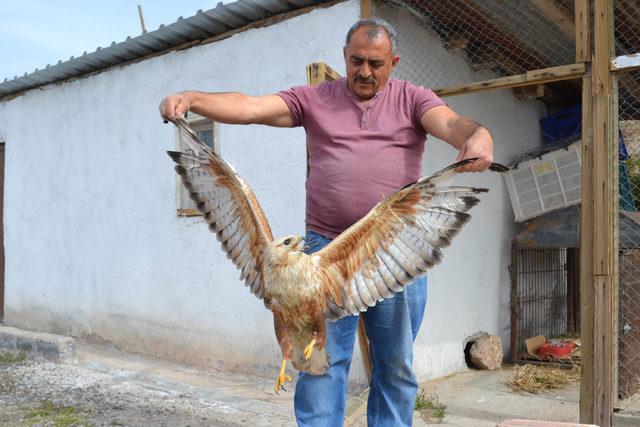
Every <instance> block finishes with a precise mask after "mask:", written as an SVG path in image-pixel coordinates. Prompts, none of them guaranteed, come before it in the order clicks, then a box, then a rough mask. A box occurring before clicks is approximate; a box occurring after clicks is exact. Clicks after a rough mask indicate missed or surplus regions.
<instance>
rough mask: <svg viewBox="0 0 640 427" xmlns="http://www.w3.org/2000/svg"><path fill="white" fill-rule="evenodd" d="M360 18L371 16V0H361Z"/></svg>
mask: <svg viewBox="0 0 640 427" xmlns="http://www.w3.org/2000/svg"><path fill="white" fill-rule="evenodd" d="M360 18H362V19H366V18H371V0H360Z"/></svg>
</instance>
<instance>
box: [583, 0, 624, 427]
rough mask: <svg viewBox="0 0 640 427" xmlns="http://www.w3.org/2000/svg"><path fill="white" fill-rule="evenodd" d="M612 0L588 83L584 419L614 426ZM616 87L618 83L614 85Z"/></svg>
mask: <svg viewBox="0 0 640 427" xmlns="http://www.w3.org/2000/svg"><path fill="white" fill-rule="evenodd" d="M612 9H613V7H612V3H611V2H610V1H608V0H595V1H594V27H595V28H594V37H595V48H594V56H593V67H592V75H591V77H590V78H589V77H585V79H584V84H583V104H582V108H583V117H582V120H583V124H582V126H583V164H582V183H583V187H582V220H581V239H582V244H583V247H582V250H581V252H582V257H581V261H582V269H583V272H582V279H583V281H582V284H581V285H582V289H581V297H582V298H583V301H582V304H581V310H582V313H581V335H582V340H583V341H582V369H583V371H582V384H581V387H580V422H582V423H591V424H597V425H599V426H601V427H609V426H611V418H612V415H613V403H614V399H615V383H616V360H615V359H614V355H615V354H616V353H617V351H616V349H615V347H616V345H617V339H616V329H615V326H616V319H615V317H616V314H617V299H616V296H617V290H616V289H617V286H618V277H617V271H616V270H617V261H616V257H617V256H618V254H617V250H616V248H617V242H616V241H615V239H616V236H617V234H616V218H615V217H616V216H617V212H618V209H617V204H618V198H617V195H618V188H617V175H618V169H617V166H618V163H617V153H618V148H617V147H618V138H617V135H614V131H615V129H616V126H615V124H614V117H615V115H614V110H613V107H614V105H615V95H614V94H613V93H612V92H613V89H612V82H611V72H610V69H609V68H610V65H609V64H610V59H611V52H612V43H613V30H612V22H613V20H612V14H613V10H612ZM614 86H615V85H614Z"/></svg>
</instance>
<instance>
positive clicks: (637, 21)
mask: <svg viewBox="0 0 640 427" xmlns="http://www.w3.org/2000/svg"><path fill="white" fill-rule="evenodd" d="M613 16H614V20H613V21H614V30H615V42H616V46H615V54H616V55H628V54H634V53H638V51H639V50H640V2H638V1H636V0H617V1H616V2H615V4H614V10H613Z"/></svg>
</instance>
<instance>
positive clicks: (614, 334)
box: [605, 50, 620, 418]
mask: <svg viewBox="0 0 640 427" xmlns="http://www.w3.org/2000/svg"><path fill="white" fill-rule="evenodd" d="M612 52H613V50H612ZM618 94H619V92H618V79H617V78H616V76H615V75H612V76H611V97H612V101H613V102H612V105H611V133H610V134H609V141H610V142H611V143H612V144H613V146H614V148H613V149H612V150H610V153H611V164H612V165H613V167H614V173H613V177H612V178H613V188H614V197H613V209H611V217H612V218H611V222H612V224H613V248H612V250H611V252H612V255H611V257H612V259H611V262H612V263H613V266H612V272H611V298H610V299H611V301H610V303H609V307H610V309H611V314H610V317H611V322H609V328H610V331H608V333H610V334H611V346H610V348H611V354H610V355H609V359H608V360H609V363H610V366H611V368H610V369H609V372H610V375H611V388H610V392H609V396H608V398H609V399H610V401H611V404H610V405H611V408H612V409H611V410H612V412H613V408H615V406H616V405H615V403H616V401H617V400H618V343H619V341H618V330H619V329H618V319H619V307H620V299H619V290H620V255H619V254H620V203H619V200H620V194H619V189H620V182H619V181H620V174H619V172H618V171H619V168H620V160H619V157H618V156H619V154H618V150H619V149H618V132H619V127H618V123H619V122H618V120H619V118H618V111H619V109H618V108H619V106H618ZM606 366H607V365H605V367H606ZM611 418H613V413H612V414H611Z"/></svg>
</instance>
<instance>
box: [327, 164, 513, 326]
mask: <svg viewBox="0 0 640 427" xmlns="http://www.w3.org/2000/svg"><path fill="white" fill-rule="evenodd" d="M474 160H475V159H467V160H463V161H461V162H457V163H454V164H453V165H451V166H449V167H447V168H445V169H443V170H442V171H440V172H437V173H435V174H433V175H432V176H431V177H428V178H422V179H420V180H419V181H418V182H415V183H413V184H410V185H407V186H406V187H404V188H402V189H400V190H398V191H397V192H396V193H394V194H393V195H391V196H390V197H388V198H386V199H384V200H383V201H382V202H380V203H378V204H377V205H376V206H375V207H374V208H373V209H372V210H371V211H370V212H369V213H368V214H367V215H366V216H365V217H364V218H362V219H361V220H360V221H358V222H357V223H355V224H354V225H353V226H351V227H350V228H349V229H347V230H346V231H345V232H344V233H342V234H341V235H339V236H338V237H337V238H336V239H334V240H333V241H332V242H331V243H330V244H329V245H327V246H326V247H324V248H323V249H322V250H320V251H318V252H317V253H316V255H317V256H318V257H319V263H318V266H319V269H320V270H321V271H322V272H323V273H324V275H325V277H326V280H324V282H323V283H324V285H325V287H327V288H328V290H327V294H328V295H329V296H330V297H329V303H328V305H327V310H326V312H325V316H326V317H327V318H328V319H329V320H336V319H339V318H341V317H343V316H346V315H348V314H356V313H357V312H359V311H364V310H366V309H367V308H368V307H371V306H373V305H375V303H376V302H377V301H380V300H382V299H384V298H390V297H392V296H393V295H394V293H395V292H400V291H402V290H404V288H405V287H406V286H407V285H410V284H411V283H413V281H414V279H415V278H417V277H422V276H424V275H425V274H426V272H427V270H429V269H430V268H431V267H433V266H434V265H436V264H438V263H439V262H440V261H441V259H442V249H444V248H445V247H447V246H449V245H450V244H451V240H452V239H453V238H454V237H455V236H456V235H457V234H458V233H459V232H460V230H461V229H462V227H463V226H464V225H465V224H466V223H467V222H468V221H469V219H470V218H471V216H470V215H469V214H468V213H467V212H468V211H469V210H470V209H471V208H472V207H473V206H475V205H476V204H478V202H479V199H478V197H476V195H477V194H479V193H483V192H486V191H488V190H486V189H483V188H474V187H463V186H442V185H441V184H442V183H443V182H444V181H446V180H448V179H449V178H451V177H452V176H453V175H455V173H456V172H455V170H456V168H458V167H459V166H462V165H464V164H467V163H469V162H472V161H474ZM490 170H493V171H498V172H503V171H505V170H508V169H507V168H505V167H504V166H501V165H498V164H492V166H491V167H490ZM334 287H339V288H341V290H342V292H340V290H339V289H333V288H334ZM331 295H341V296H342V301H341V302H339V301H336V300H335V298H334V297H331Z"/></svg>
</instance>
